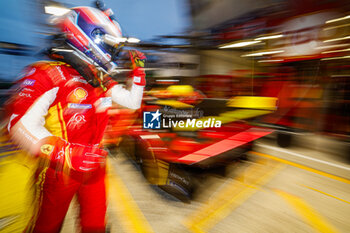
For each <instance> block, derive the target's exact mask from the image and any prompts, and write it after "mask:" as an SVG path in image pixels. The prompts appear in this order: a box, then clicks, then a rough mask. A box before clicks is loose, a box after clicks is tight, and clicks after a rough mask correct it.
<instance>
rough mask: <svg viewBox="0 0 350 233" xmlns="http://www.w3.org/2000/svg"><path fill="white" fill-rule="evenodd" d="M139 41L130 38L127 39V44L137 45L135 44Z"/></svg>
mask: <svg viewBox="0 0 350 233" xmlns="http://www.w3.org/2000/svg"><path fill="white" fill-rule="evenodd" d="M140 41H141V40H140V39H137V38H134V37H130V38H128V39H127V42H128V43H131V44H137V43H140Z"/></svg>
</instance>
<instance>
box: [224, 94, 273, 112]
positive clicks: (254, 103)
mask: <svg viewBox="0 0 350 233" xmlns="http://www.w3.org/2000/svg"><path fill="white" fill-rule="evenodd" d="M277 100H278V99H277V98H274V97H263V96H236V97H233V98H231V99H230V101H229V102H228V103H227V106H228V107H234V108H250V109H267V110H276V109H277Z"/></svg>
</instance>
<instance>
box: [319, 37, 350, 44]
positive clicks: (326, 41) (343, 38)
mask: <svg viewBox="0 0 350 233" xmlns="http://www.w3.org/2000/svg"><path fill="white" fill-rule="evenodd" d="M348 39H350V36H345V37H340V38H335V39H330V40H325V41H323V42H324V43H328V42H334V41H339V40H348Z"/></svg>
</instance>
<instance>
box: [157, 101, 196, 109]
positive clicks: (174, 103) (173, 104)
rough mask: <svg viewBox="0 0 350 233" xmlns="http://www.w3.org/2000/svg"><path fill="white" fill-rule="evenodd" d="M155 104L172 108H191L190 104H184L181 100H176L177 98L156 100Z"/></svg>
mask: <svg viewBox="0 0 350 233" xmlns="http://www.w3.org/2000/svg"><path fill="white" fill-rule="evenodd" d="M155 104H158V105H166V106H170V107H173V108H193V106H192V105H190V104H185V103H183V102H180V101H177V100H157V101H156V102H155Z"/></svg>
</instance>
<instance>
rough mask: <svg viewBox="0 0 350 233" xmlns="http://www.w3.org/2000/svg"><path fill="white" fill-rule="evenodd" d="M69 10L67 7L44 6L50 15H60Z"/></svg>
mask: <svg viewBox="0 0 350 233" xmlns="http://www.w3.org/2000/svg"><path fill="white" fill-rule="evenodd" d="M68 11H70V10H69V9H68V8H64V7H60V6H45V13H46V14H50V15H57V16H61V15H64V14H66V13H67V12H68Z"/></svg>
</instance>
